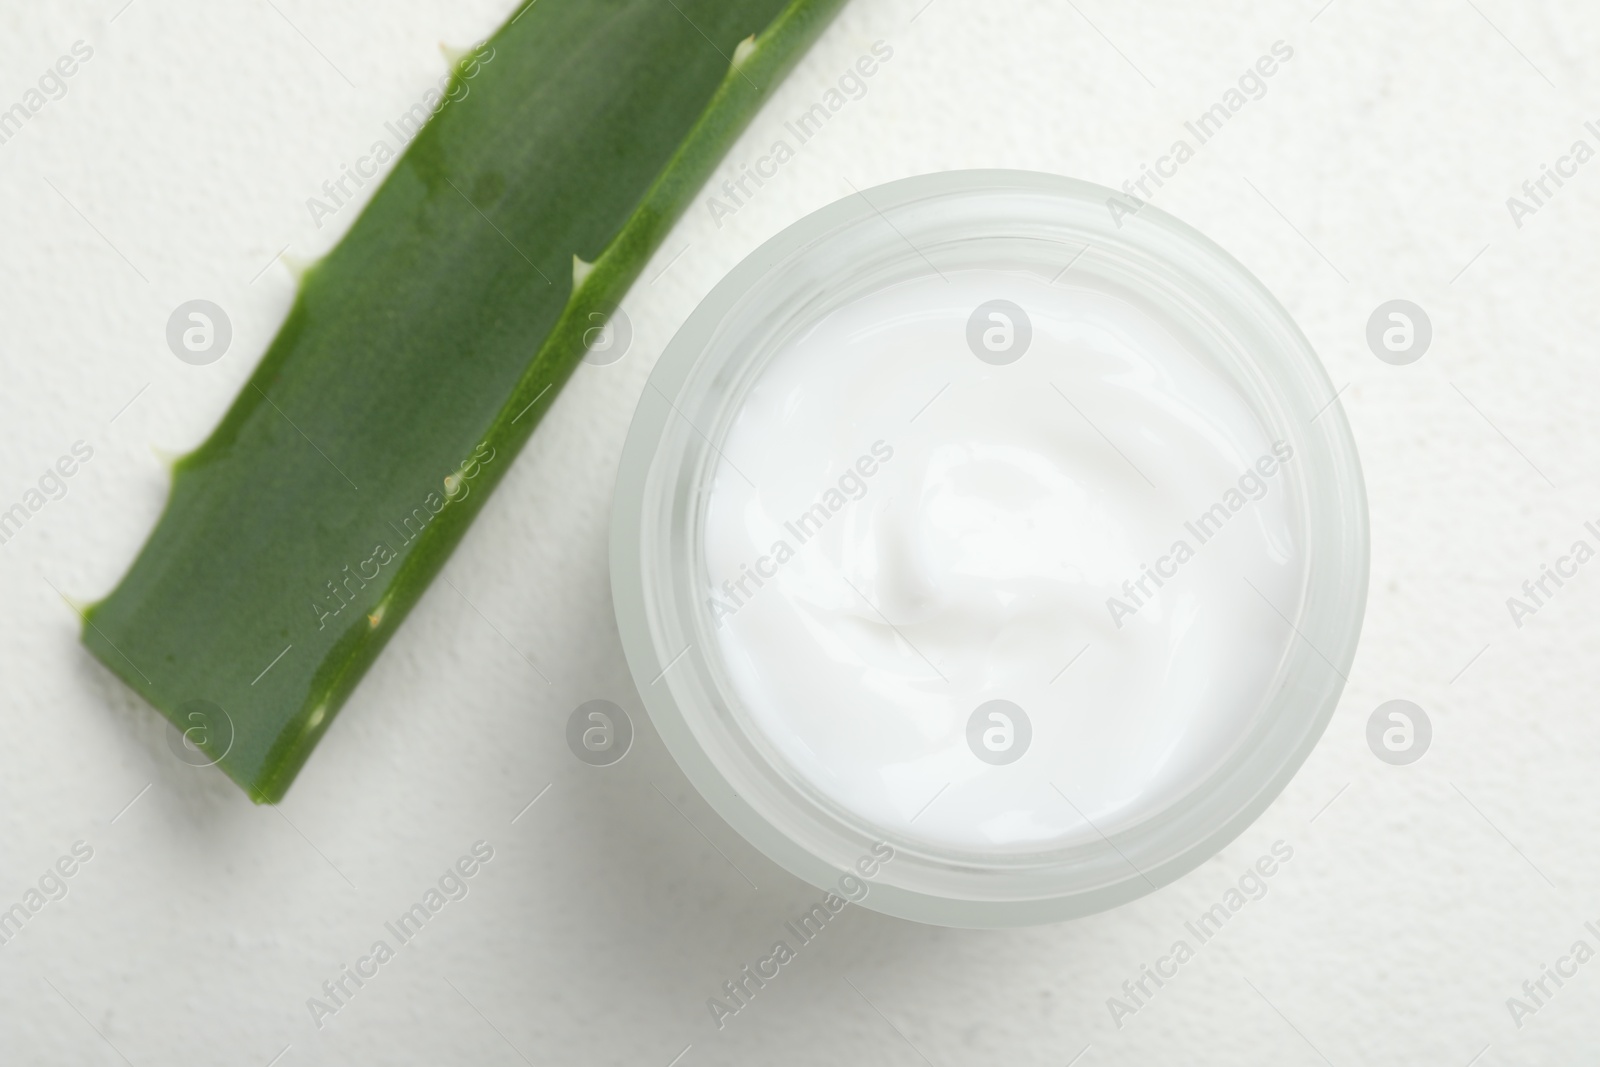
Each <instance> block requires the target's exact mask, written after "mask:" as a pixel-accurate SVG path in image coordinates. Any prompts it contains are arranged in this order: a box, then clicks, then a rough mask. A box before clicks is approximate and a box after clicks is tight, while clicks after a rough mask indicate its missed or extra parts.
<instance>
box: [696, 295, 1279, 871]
mask: <svg viewBox="0 0 1600 1067" xmlns="http://www.w3.org/2000/svg"><path fill="white" fill-rule="evenodd" d="M997 298H998V299H1004V300H1009V301H1012V302H1013V303H1015V304H1016V305H1018V306H1020V307H1021V308H1023V309H1025V311H1026V314H1027V317H1028V319H1029V321H1030V322H1031V332H1032V338H1031V341H1030V342H1029V344H1028V347H1027V349H1026V351H1025V352H1024V354H1023V355H1022V356H1021V357H1020V358H1018V359H1016V361H1015V362H1011V363H1007V364H1004V365H996V364H995V363H991V362H986V361H985V360H982V359H979V358H978V357H977V356H976V355H975V354H974V352H973V351H972V350H971V349H970V348H969V346H968V340H967V337H968V319H969V316H970V315H971V314H972V312H973V311H974V309H975V308H977V307H979V305H982V304H985V303H986V302H988V301H991V300H995V299H997ZM1004 325H1005V324H1004V323H1002V322H1000V321H999V320H994V321H993V322H991V323H990V326H989V328H992V329H997V330H1000V331H1001V332H1000V333H996V334H992V335H991V341H994V342H995V343H1000V342H1003V341H1004V330H1003V327H1004ZM1013 325H1014V324H1013ZM1013 336H1015V334H1014V335H1013ZM721 451H722V455H723V458H722V460H721V462H720V465H719V468H718V471H717V474H716V479H715V485H714V489H713V492H712V495H711V498H710V501H709V504H708V508H707V514H706V523H705V532H704V547H705V560H706V565H707V569H708V573H709V575H710V577H711V582H712V588H710V589H708V590H707V591H706V603H707V607H708V610H709V611H710V612H711V613H712V615H713V616H714V617H715V618H716V620H717V631H716V633H717V639H718V642H719V644H720V651H721V655H722V658H723V660H724V661H725V663H726V666H727V670H728V673H729V675H730V676H731V679H732V682H733V685H734V689H735V692H736V693H737V696H738V698H739V700H740V701H742V704H743V708H744V712H745V714H746V715H747V716H748V721H749V722H750V723H751V724H752V726H753V727H754V729H756V730H758V731H760V732H761V733H762V734H764V735H765V737H766V738H767V739H768V740H769V741H770V743H771V744H772V746H773V747H774V748H775V750H776V751H777V752H778V753H779V754H780V755H781V757H782V759H783V760H784V761H786V762H787V763H788V765H789V766H790V768H791V769H792V771H793V772H794V773H795V774H797V775H798V776H799V777H800V778H802V779H804V780H805V781H806V782H808V783H809V785H810V787H811V788H812V789H814V790H816V791H817V792H819V793H821V794H823V795H824V796H826V797H827V798H828V799H829V800H831V801H832V802H833V803H835V804H837V805H839V806H841V807H843V808H844V809H846V810H847V811H849V812H851V813H852V814H853V815H854V816H855V817H856V818H857V819H859V820H861V821H863V822H865V823H867V824H869V825H871V826H873V827H877V828H880V829H881V830H882V831H884V832H885V833H887V834H893V835H896V836H900V837H903V838H920V839H923V840H926V841H929V842H933V843H937V844H940V845H944V846H949V847H955V848H959V849H973V850H980V851H995V850H999V851H1017V850H1027V851H1032V850H1037V849H1040V848H1048V847H1053V846H1065V845H1071V844H1076V843H1080V842H1085V841H1092V840H1097V839H1098V837H1099V835H1100V834H1101V833H1107V832H1110V831H1112V830H1114V829H1117V828H1121V827H1125V826H1128V825H1131V824H1133V823H1136V822H1138V821H1140V820H1142V819H1144V818H1147V817H1150V816H1153V815H1155V814H1157V813H1158V812H1161V811H1163V810H1164V809H1168V808H1170V807H1171V806H1172V805H1174V804H1178V803H1181V802H1182V800H1183V798H1184V797H1185V796H1186V794H1188V793H1189V792H1191V791H1192V790H1194V789H1195V788H1196V787H1197V786H1198V785H1199V784H1200V783H1201V781H1202V780H1203V779H1204V778H1205V777H1206V776H1207V775H1208V774H1209V773H1210V772H1211V771H1213V770H1214V769H1215V768H1216V766H1217V765H1218V763H1219V761H1221V760H1222V759H1224V758H1225V757H1226V756H1227V755H1228V754H1229V752H1230V751H1231V750H1232V748H1233V747H1234V745H1235V744H1236V742H1237V741H1238V740H1239V739H1240V738H1241V737H1242V736H1243V735H1244V733H1245V732H1246V729H1247V727H1248V726H1249V725H1250V724H1251V722H1252V721H1253V720H1254V718H1255V717H1256V716H1257V715H1258V714H1260V713H1261V711H1262V709H1263V707H1264V706H1265V704H1266V702H1267V698H1268V696H1269V689H1270V688H1271V687H1272V686H1273V684H1274V682H1275V679H1276V678H1277V675H1278V671H1279V666H1280V663H1281V661H1282V660H1283V657H1284V655H1285V653H1286V651H1287V649H1288V647H1289V641H1290V640H1291V639H1293V632H1292V630H1291V629H1290V627H1289V625H1288V623H1287V622H1286V621H1285V618H1284V617H1285V616H1287V617H1288V618H1294V617H1295V615H1296V613H1297V611H1298V607H1299V598H1300V596H1301V591H1302V587H1303V582H1304V576H1305V575H1304V572H1305V559H1304V555H1303V551H1302V542H1301V537H1300V532H1299V525H1298V521H1297V519H1296V515H1297V511H1296V509H1295V500H1296V499H1297V497H1296V496H1295V490H1294V488H1293V482H1294V479H1295V478H1296V471H1295V461H1294V459H1293V458H1287V459H1286V458H1285V454H1286V453H1287V452H1288V448H1287V447H1286V446H1284V445H1283V444H1281V443H1279V444H1278V445H1277V451H1276V453H1275V451H1274V442H1273V441H1272V440H1271V439H1270V438H1269V437H1268V436H1267V435H1266V433H1265V431H1264V429H1263V428H1262V426H1261V424H1260V422H1259V420H1258V419H1257V418H1256V417H1255V415H1254V414H1253V413H1252V411H1251V409H1250V407H1249V405H1248V404H1247V403H1246V402H1245V401H1244V399H1243V398H1242V397H1241V396H1240V394H1239V393H1238V392H1237V390H1236V389H1235V388H1234V387H1233V386H1232V385H1231V384H1230V382H1229V381H1228V380H1227V379H1226V378H1225V377H1224V376H1223V375H1222V374H1221V373H1220V372H1219V371H1217V370H1216V369H1214V368H1213V367H1211V366H1209V365H1208V364H1207V363H1205V362H1204V361H1202V360H1201V359H1199V358H1197V357H1196V356H1195V355H1194V354H1193V353H1192V352H1191V350H1190V349H1189V348H1188V347H1187V346H1186V345H1185V344H1184V343H1183V342H1182V341H1181V340H1180V339H1179V338H1177V337H1174V336H1173V335H1172V334H1170V333H1169V332H1168V331H1167V330H1166V329H1165V328H1163V327H1162V326H1161V325H1160V323H1159V322H1157V321H1156V319H1155V318H1154V317H1153V316H1152V315H1150V314H1149V313H1147V312H1146V311H1144V310H1142V309H1141V308H1140V307H1138V306H1136V305H1135V304H1133V303H1131V302H1129V301H1128V300H1126V299H1124V298H1122V297H1119V296H1115V295H1112V294H1110V293H1108V292H1103V291H1099V290H1094V289H1089V288H1083V287H1075V286H1073V285H1070V284H1068V283H1066V282H1061V283H1057V284H1055V285H1051V284H1048V283H1047V282H1046V281H1045V280H1044V279H1042V278H1039V277H1036V276H1034V275H1031V274H1025V273H1020V272H1019V273H1009V272H1000V271H963V272H954V273H952V272H946V274H945V276H944V277H942V278H941V277H940V276H936V275H934V276H928V277H925V278H918V279H915V280H912V281H909V282H905V283H902V284H899V285H897V286H894V287H891V288H889V289H886V290H882V291H879V292H877V293H874V294H872V295H870V296H867V297H865V298H863V299H860V300H858V301H856V302H854V303H852V304H850V305H848V306H846V307H844V308H842V309H840V310H838V311H836V312H834V313H833V314H832V315H830V316H828V317H827V318H825V319H824V320H823V321H821V322H820V323H819V324H818V325H817V326H815V327H814V328H813V329H811V330H810V331H809V332H808V333H807V334H806V335H805V336H803V337H801V338H798V339H796V340H795V341H793V342H792V343H790V344H789V345H788V346H787V347H786V348H785V349H784V350H783V351H781V352H779V353H778V354H777V355H776V356H775V357H774V359H773V360H772V362H771V363H770V364H769V366H768V367H767V368H766V369H765V370H764V371H763V372H762V375H761V377H760V379H759V381H758V382H757V383H756V385H755V387H754V388H753V390H752V391H751V392H750V394H749V396H748V398H747V400H746V402H745V404H744V407H743V409H742V410H741V412H740V414H739V416H738V418H737V420H736V422H735V424H734V425H733V426H732V428H731V430H730V432H729V433H728V435H727V438H726V440H725V441H723V442H722V443H721ZM1250 496H1258V497H1259V499H1249V497H1250ZM819 504H820V505H821V510H813V509H814V508H816V506H817V505H819ZM1213 505H1220V510H1213V511H1211V514H1212V516H1213V519H1212V520H1211V522H1210V523H1208V524H1207V526H1206V527H1204V528H1203V529H1202V528H1201V527H1199V526H1198V525H1197V521H1198V519H1199V518H1200V516H1202V515H1204V514H1206V513H1207V512H1208V509H1213ZM808 511H810V512H811V514H812V516H813V518H812V519H811V520H810V521H809V523H808V524H807V526H806V527H805V528H804V529H802V528H801V527H800V526H798V525H797V520H798V519H799V518H800V517H801V516H803V515H805V514H806V513H807V512H808ZM1217 527H1220V529H1218V528H1217ZM802 534H803V535H804V536H802ZM1201 534H1208V535H1209V536H1207V537H1204V538H1202V537H1201V536H1200V535H1201ZM1180 542H1182V543H1183V544H1185V545H1186V546H1187V550H1188V551H1187V553H1186V552H1184V551H1183V550H1177V551H1176V552H1175V547H1176V546H1177V545H1178V543H1180ZM1147 567H1154V568H1158V569H1159V570H1160V571H1162V572H1164V573H1165V574H1166V575H1168V576H1167V577H1163V578H1162V579H1161V582H1162V584H1160V585H1159V587H1158V585H1157V584H1156V581H1155V579H1154V578H1151V577H1148V576H1147V575H1146V568H1147ZM758 578H759V581H758ZM1141 581H1142V585H1143V588H1142V589H1141V588H1140V585H1139V584H1137V583H1140V582H1141ZM1280 613H1281V614H1280ZM1069 664H1070V666H1069ZM993 700H1003V701H1009V702H1011V703H1013V704H1015V705H1016V706H1018V707H1020V708H1021V709H1022V710H1023V712H1024V713H1025V714H1026V716H1027V718H1028V721H1029V724H1030V725H1031V733H1032V736H1031V740H1030V741H1029V742H1028V744H1027V747H1026V750H1025V751H1024V752H1023V754H1022V755H1021V756H1020V758H1017V759H1015V761H1014V762H1010V763H1001V764H996V763H993V762H989V761H986V760H985V759H981V758H979V756H978V755H975V753H974V749H973V748H972V747H970V746H969V741H968V724H969V720H970V719H971V718H972V717H973V713H974V711H975V710H976V709H977V708H978V707H979V705H982V704H985V703H986V702H988V701H993ZM985 725H986V726H988V727H989V728H991V729H994V730H997V731H999V732H996V733H994V734H992V735H991V741H992V742H994V744H996V745H997V746H1001V747H1002V748H1003V746H1004V742H1005V737H1004V731H1003V726H1004V723H1002V722H1001V721H999V720H989V721H987V722H986V724H985ZM1020 736H1021V735H1020V733H1016V732H1014V733H1013V735H1012V745H1013V749H1014V750H1015V746H1016V745H1017V744H1018V742H1019V738H1020ZM1005 754H1006V753H1004V752H1002V753H1000V754H999V756H997V757H996V758H1001V757H1003V756H1004V755H1005ZM930 801H931V803H930Z"/></svg>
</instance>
